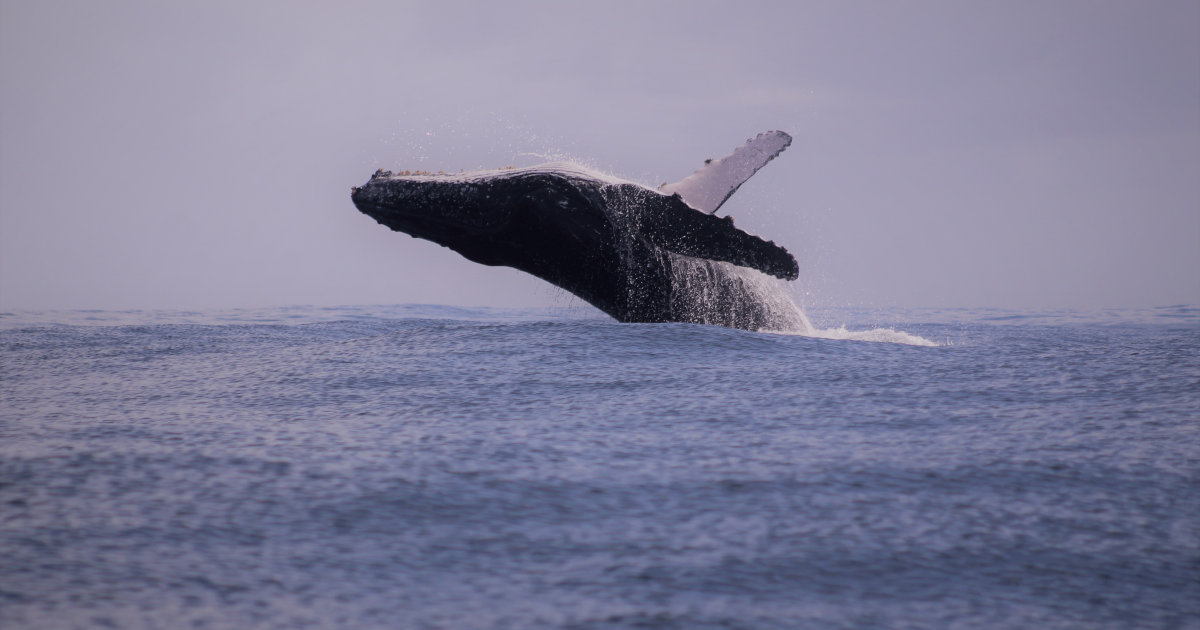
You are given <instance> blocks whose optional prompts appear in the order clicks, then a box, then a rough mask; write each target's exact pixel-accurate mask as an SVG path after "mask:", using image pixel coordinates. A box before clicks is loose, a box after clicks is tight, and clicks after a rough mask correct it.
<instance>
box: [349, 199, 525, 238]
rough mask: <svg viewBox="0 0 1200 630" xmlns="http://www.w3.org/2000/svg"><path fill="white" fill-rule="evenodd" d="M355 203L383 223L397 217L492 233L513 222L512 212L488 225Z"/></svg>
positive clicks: (373, 204) (479, 232)
mask: <svg viewBox="0 0 1200 630" xmlns="http://www.w3.org/2000/svg"><path fill="white" fill-rule="evenodd" d="M355 205H357V206H358V209H359V211H361V212H363V213H365V214H367V215H370V216H371V217H372V218H374V219H376V220H379V221H380V222H381V223H383V222H385V221H386V222H387V223H391V219H392V218H396V219H400V220H405V219H407V220H409V221H412V222H423V223H431V224H433V225H431V226H430V227H437V226H444V227H450V228H455V229H459V230H467V231H470V232H471V233H473V234H490V233H495V232H499V231H500V230H502V229H504V228H505V227H508V224H509V223H511V222H512V213H511V212H507V213H505V216H504V219H503V220H501V221H498V222H496V223H490V222H489V223H488V224H487V225H472V224H471V223H467V222H464V221H455V220H453V219H447V218H444V217H441V216H438V215H437V214H436V213H424V212H419V211H418V212H413V211H409V210H401V209H399V208H395V207H387V208H385V207H384V206H382V205H380V204H376V203H370V202H365V203H362V204H361V205H359V204H355Z"/></svg>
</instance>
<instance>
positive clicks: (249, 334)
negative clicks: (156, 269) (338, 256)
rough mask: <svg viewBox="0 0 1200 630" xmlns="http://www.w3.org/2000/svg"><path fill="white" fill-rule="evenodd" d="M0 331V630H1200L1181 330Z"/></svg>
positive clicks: (1103, 321)
mask: <svg viewBox="0 0 1200 630" xmlns="http://www.w3.org/2000/svg"><path fill="white" fill-rule="evenodd" d="M808 316H809V318H811V320H812V322H813V324H814V326H815V330H813V331H811V332H810V333H809V334H806V335H801V334H783V333H769V332H747V331H742V330H731V329H725V328H719V327H715V326H704V325H693V324H620V323H616V322H614V321H612V320H611V319H608V318H607V317H605V316H603V315H600V314H599V313H598V312H596V311H593V310H590V309H589V308H583V307H578V306H572V307H563V308H553V309H525V310H514V309H482V308H457V307H446V306H429V305H415V306H414V305H408V306H377V307H340V308H318V307H292V308H276V309H260V310H249V309H241V310H226V311H204V312H182V311H170V312H168V311H132V312H114V311H69V312H65V311H58V312H8V313H2V314H0V384H2V386H0V414H2V416H0V628H4V629H6V630H7V629H14V630H15V629H18V628H22V629H24V628H29V629H38V628H54V629H58V628H136V629H143V628H145V629H150V628H207V629H223V628H314V629H319V628H359V629H372V628H381V629H383V628H388V629H391V628H419V629H435V628H445V629H475V628H478V629H492V628H497V629H501V628H503V629H513V630H517V629H542V628H545V629H551V628H553V629H560V628H561V629H578V630H584V629H587V630H593V629H595V630H599V629H614V630H615V629H624V628H653V629H658V628H664V629H666V628H670V629H674V628H678V629H692V628H699V629H710V628H714V629H715V628H731V629H760V628H761V629H784V628H787V629H791V628H835V629H836V628H1001V629H1002V628H1014V629H1015V628H1022V629H1025V628H1081V629H1082V628H1088V629H1094V628H1113V629H1118V628H1119V629H1129V628H1188V629H1195V628H1200V308H1196V307H1194V306H1191V307H1189V306H1177V307H1169V308H1160V309H1140V310H1138V309H1133V310H1110V311H1091V312H1079V311H1053V312H1050V311H1044V312H1016V311H1005V310H996V309H973V310H972V309H924V310H903V309H887V310H862V309H860V310H855V309H809V310H808Z"/></svg>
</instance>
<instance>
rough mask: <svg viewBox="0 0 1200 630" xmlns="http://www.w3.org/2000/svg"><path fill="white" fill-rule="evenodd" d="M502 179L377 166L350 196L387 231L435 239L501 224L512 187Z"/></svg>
mask: <svg viewBox="0 0 1200 630" xmlns="http://www.w3.org/2000/svg"><path fill="white" fill-rule="evenodd" d="M503 183H505V182H504V180H498V179H495V178H491V179H488V178H480V177H474V178H473V177H462V176H457V175H445V174H440V173H439V174H428V173H423V172H418V173H417V174H411V172H402V173H400V174H393V173H392V172H391V171H383V170H379V171H376V172H375V174H374V175H372V176H371V179H370V181H368V182H367V183H366V184H364V185H363V186H356V187H355V188H353V189H352V191H351V195H350V198H351V200H353V201H354V205H355V206H356V207H357V208H358V209H359V210H360V211H361V212H363V213H364V214H366V215H368V216H370V217H372V218H373V219H375V220H376V221H378V222H380V223H382V224H384V225H386V226H388V227H390V228H392V229H393V230H396V231H398V232H404V233H406V234H411V235H412V236H416V237H420V238H426V239H429V240H433V241H436V242H441V241H442V240H445V239H446V238H448V237H453V236H461V237H467V236H470V235H473V234H477V233H480V232H489V231H495V230H497V229H501V228H503V227H504V225H505V224H506V223H508V221H509V219H510V217H511V214H512V206H511V203H510V201H511V198H512V196H513V193H514V192H516V191H514V187H513V186H511V185H508V186H505V185H503ZM443 244H447V243H443Z"/></svg>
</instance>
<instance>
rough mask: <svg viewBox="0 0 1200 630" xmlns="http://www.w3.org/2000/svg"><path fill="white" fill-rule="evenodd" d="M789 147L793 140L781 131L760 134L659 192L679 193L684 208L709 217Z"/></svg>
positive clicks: (660, 189)
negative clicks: (689, 207) (689, 208)
mask: <svg viewBox="0 0 1200 630" xmlns="http://www.w3.org/2000/svg"><path fill="white" fill-rule="evenodd" d="M791 143H792V137H791V136H789V135H787V134H786V133H784V132H782V131H768V132H766V133H760V134H758V135H757V136H755V137H753V138H751V139H749V140H747V141H746V144H744V145H742V146H740V147H738V148H737V149H736V150H735V151H734V152H733V153H730V154H729V155H727V156H725V157H723V158H721V159H719V160H707V161H706V162H705V163H704V166H702V167H700V169H699V170H697V171H696V172H695V173H692V174H691V175H689V176H688V177H687V178H685V179H683V180H682V181H679V182H676V183H674V184H663V185H662V186H660V187H659V188H658V190H659V192H661V193H663V194H666V195H671V194H674V193H679V196H680V197H682V198H683V201H684V202H685V203H687V205H689V206H691V207H693V208H695V209H697V210H701V211H703V212H707V213H709V214H712V213H714V212H716V211H717V208H720V207H721V204H723V203H725V200H726V199H729V197H730V196H731V195H733V193H734V192H735V191H737V189H738V187H739V186H741V185H742V184H743V183H745V181H746V180H748V179H750V176H751V175H753V174H755V173H756V172H758V169H760V168H762V167H763V166H766V164H767V162H770V161H771V160H772V159H774V158H775V156H777V155H779V154H780V153H782V152H783V150H784V149H786V148H788V145H790V144H791Z"/></svg>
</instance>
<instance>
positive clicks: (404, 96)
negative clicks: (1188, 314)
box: [0, 0, 1200, 310]
mask: <svg viewBox="0 0 1200 630" xmlns="http://www.w3.org/2000/svg"><path fill="white" fill-rule="evenodd" d="M772 129H781V130H784V131H787V132H789V133H791V134H792V135H793V136H794V138H795V141H794V142H793V144H792V146H791V147H790V148H789V149H788V150H787V151H785V152H784V153H783V154H782V155H781V156H780V157H778V158H776V159H775V160H774V161H773V162H771V163H770V164H769V165H768V166H767V167H765V168H764V169H763V170H762V171H760V172H759V173H758V174H757V175H755V176H754V177H753V178H752V179H751V180H750V181H749V182H747V183H746V184H745V185H744V186H742V188H741V189H740V190H739V191H738V193H737V194H735V195H734V196H733V197H732V198H731V199H730V200H729V201H728V202H727V203H726V204H725V206H723V207H722V208H721V211H720V214H731V215H733V216H735V217H736V219H737V224H738V226H739V227H741V228H743V229H746V230H747V231H750V232H752V233H756V234H759V235H761V236H763V237H765V238H767V239H770V240H774V241H775V242H777V243H779V244H781V245H784V246H785V247H787V248H788V249H789V250H790V251H792V252H793V253H795V254H796V257H797V259H798V261H799V263H800V274H801V276H800V279H799V280H797V281H796V282H794V283H791V289H792V291H793V294H794V295H795V296H796V298H797V300H798V301H799V302H800V303H802V304H804V305H812V306H823V307H829V306H864V307H996V308H1007V309H1057V308H1075V309H1094V308H1125V307H1154V306H1166V305H1175V304H1197V303H1200V3H1197V2H1195V1H1194V0H1184V1H1179V2H1156V1H1147V2H1126V1H1122V2H1105V1H1102V0H1088V1H1069V0H1055V1H1053V2H1046V1H1044V0H1038V1H1036V2H1025V1H1014V2H989V3H984V2H970V3H964V2H958V1H953V2H927V1H920V0H913V1H905V2H891V1H888V2H845V1H836V2H835V1H825V2H748V1H741V2H728V3H717V2H701V1H690V2H613V1H608V2H595V3H589V2H569V3H565V2H521V1H506V2H398V1H388V2H338V3H316V2H280V3H271V2H249V3H247V2H222V1H206V2H173V1H168V0H164V1H156V2H145V3H139V2H104V1H100V2H88V3H83V2H67V3H63V2H55V1H53V0H49V1H48V0H39V2H24V1H12V0H0V309H4V310H22V309H29V310H37V309H205V308H236V307H268V306H284V305H300V304H312V305H327V306H332V305H345V304H400V303H431V304H450V305H463V306H498V307H519V306H546V305H553V304H560V303H563V302H564V301H565V300H567V299H568V298H567V296H565V295H564V294H563V292H561V291H560V290H558V289H555V288H553V287H551V286H550V285H548V284H546V283H544V282H543V281H541V280H538V279H536V278H533V277H531V276H527V275H525V274H522V273H521V272H518V271H515V270H512V269H507V268H490V267H483V266H480V265H476V264H474V263H471V262H469V261H467V260H465V259H463V258H462V257H461V256H459V255H458V254H456V253H454V252H453V251H450V250H448V249H444V248H441V247H439V246H437V245H434V244H432V243H429V242H426V241H420V240H416V239H412V238H409V237H408V236H405V235H402V234H397V233H393V232H391V231H389V230H387V229H386V228H384V227H382V226H379V225H377V224H376V223H375V222H374V221H373V220H371V219H369V218H368V217H366V216H364V215H362V214H360V213H359V212H357V211H356V210H355V208H354V206H353V204H352V203H351V202H350V188H351V186H355V185H361V184H362V183H363V182H365V181H366V180H367V179H368V178H369V176H370V174H371V173H372V172H373V171H374V170H375V169H376V168H385V169H392V170H394V169H397V168H410V169H411V168H423V169H435V170H436V169H443V168H444V169H447V170H457V169H459V168H467V169H472V168H480V167H486V168H494V167H498V166H507V165H517V166H527V165H533V164H537V163H541V162H544V161H550V160H561V159H569V160H572V161H577V162H579V163H582V164H585V165H587V166H590V167H593V168H597V169H600V170H603V171H605V172H608V173H611V174H614V175H617V176H619V177H623V178H626V179H630V180H633V181H638V182H641V183H645V184H650V185H655V186H656V185H658V184H661V183H662V182H665V181H677V180H679V179H682V178H683V177H686V176H687V175H689V174H691V173H692V172H693V171H694V170H695V169H696V168H698V167H699V166H700V165H701V164H702V163H703V160H704V159H705V158H715V157H721V156H723V155H725V154H727V153H729V152H730V151H732V150H733V149H734V148H735V147H737V146H739V145H741V144H742V143H744V142H745V141H746V139H747V138H750V137H752V136H754V135H756V134H758V133H760V132H763V131H767V130H772Z"/></svg>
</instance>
